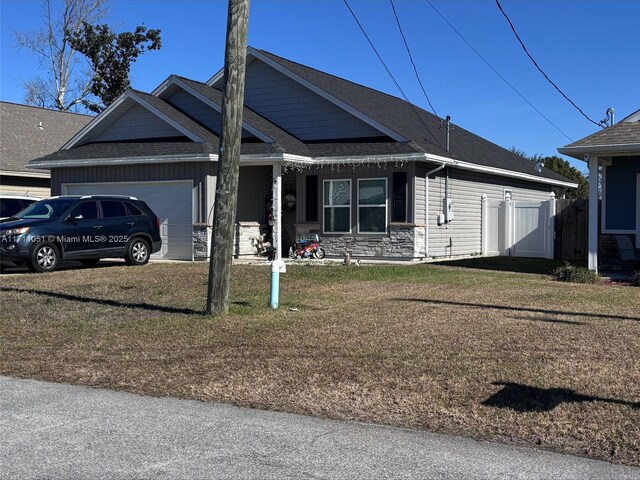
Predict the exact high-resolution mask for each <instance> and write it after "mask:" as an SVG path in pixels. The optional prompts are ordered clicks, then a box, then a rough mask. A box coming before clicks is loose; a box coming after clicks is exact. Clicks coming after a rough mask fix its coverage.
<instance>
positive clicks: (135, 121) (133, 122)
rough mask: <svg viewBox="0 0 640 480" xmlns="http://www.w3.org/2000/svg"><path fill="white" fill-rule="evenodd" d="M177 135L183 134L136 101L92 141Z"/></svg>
mask: <svg viewBox="0 0 640 480" xmlns="http://www.w3.org/2000/svg"><path fill="white" fill-rule="evenodd" d="M178 136H184V134H182V133H181V132H179V131H178V130H176V129H175V128H173V127H172V126H171V125H169V124H168V123H166V122H165V121H164V120H161V119H160V118H158V117H157V116H156V115H154V114H153V113H151V112H150V111H148V110H147V109H146V108H144V107H142V106H141V105H138V104H137V103H136V104H134V105H133V106H132V107H131V108H129V109H128V110H127V111H126V112H124V113H123V114H122V115H121V116H120V117H119V118H118V119H117V121H115V122H113V123H112V124H111V125H109V126H107V127H106V128H105V129H104V130H103V131H102V132H100V133H99V134H98V135H97V136H96V137H95V138H93V139H92V141H95V142H110V141H117V140H135V139H141V138H163V137H178Z"/></svg>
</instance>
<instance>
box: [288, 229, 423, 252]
mask: <svg viewBox="0 0 640 480" xmlns="http://www.w3.org/2000/svg"><path fill="white" fill-rule="evenodd" d="M425 231H426V229H425V227H424V226H416V225H414V224H413V223H392V224H391V225H390V226H389V233H388V234H387V235H357V234H356V235H345V236H336V235H322V234H321V233H319V232H320V225H319V224H297V225H296V238H304V237H307V236H310V235H314V234H316V233H317V234H318V235H320V246H321V247H322V248H324V250H325V252H326V253H327V255H329V256H339V257H341V256H343V255H344V254H345V252H349V254H350V255H351V256H353V257H380V258H404V259H407V260H411V259H414V258H422V257H424V235H425Z"/></svg>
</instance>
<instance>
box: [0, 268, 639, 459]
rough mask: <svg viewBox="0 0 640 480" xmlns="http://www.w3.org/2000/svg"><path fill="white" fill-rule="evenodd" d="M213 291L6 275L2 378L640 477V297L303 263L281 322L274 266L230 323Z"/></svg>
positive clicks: (446, 273) (496, 278)
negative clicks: (406, 435)
mask: <svg viewBox="0 0 640 480" xmlns="http://www.w3.org/2000/svg"><path fill="white" fill-rule="evenodd" d="M509 262H511V264H510V267H511V268H510V270H524V271H531V269H533V271H536V269H538V270H537V271H540V270H541V269H542V270H544V271H548V266H542V264H535V262H534V263H533V264H531V262H530V261H527V262H529V266H528V267H525V266H523V265H518V264H517V261H514V260H509ZM523 263H525V262H524V261H523ZM206 277H207V265H205V264H201V263H184V264H178V263H177V264H150V265H147V266H146V267H141V268H132V267H125V266H124V265H122V264H111V265H109V266H104V267H101V268H95V269H74V270H64V271H59V272H54V273H52V274H44V275H29V274H24V275H3V276H2V277H0V278H1V287H0V300H1V301H2V311H3V315H2V321H1V334H2V345H3V354H2V361H1V371H2V372H3V373H4V374H7V375H14V376H21V377H31V378H40V379H46V380H53V381H60V382H69V383H77V384H85V385H91V386H96V387H106V388H115V389H123V390H128V391H132V392H137V393H142V394H148V395H158V396H163V395H173V396H178V397H184V398H196V399H201V400H205V401H224V402H231V403H234V404H237V405H245V406H252V407H258V408H268V409H273V410H283V411H290V412H298V413H305V414H312V415H319V416H325V417H331V418H340V419H356V420H364V421H373V422H380V423H385V424H390V425H400V426H405V427H410V428H424V429H429V430H435V431H442V432H452V433H459V434H463V435H469V436H473V437H476V438H486V439H496V440H500V441H510V442H516V443H522V444H526V445H532V446H541V447H544V448H551V449H555V450H558V451H562V452H567V453H577V454H583V455H589V456H593V457H597V458H603V459H607V460H611V461H615V462H623V463H629V464H640V355H639V352H640V308H639V305H640V289H638V288H634V287H630V286H625V285H616V284H600V285H578V284H568V283H561V282H556V281H553V280H551V279H550V278H549V277H548V276H544V275H537V274H526V273H514V272H504V271H485V270H480V269H470V268H461V267H454V266H435V265H411V266H382V265H376V266H370V265H363V266H353V267H351V268H346V267H343V266H339V265H332V266H311V265H290V266H288V272H287V273H286V274H284V275H282V276H281V283H282V291H281V301H282V308H280V309H279V310H278V311H272V310H271V309H269V308H268V307H267V304H268V300H269V299H268V291H269V284H268V282H269V268H268V266H236V267H234V270H233V286H232V300H233V305H232V308H231V312H230V315H228V316H226V317H207V316H205V315H203V314H202V311H203V308H204V304H205V297H206Z"/></svg>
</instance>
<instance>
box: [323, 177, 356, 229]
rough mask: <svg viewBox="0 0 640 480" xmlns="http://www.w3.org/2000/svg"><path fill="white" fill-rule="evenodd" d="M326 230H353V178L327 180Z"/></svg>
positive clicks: (325, 199)
mask: <svg viewBox="0 0 640 480" xmlns="http://www.w3.org/2000/svg"><path fill="white" fill-rule="evenodd" d="M322 202H323V210H324V232H325V233H350V232H351V180H325V181H324V195H323V199H322Z"/></svg>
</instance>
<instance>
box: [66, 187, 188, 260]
mask: <svg viewBox="0 0 640 480" xmlns="http://www.w3.org/2000/svg"><path fill="white" fill-rule="evenodd" d="M192 192H193V186H192V183H191V181H175V182H118V183H106V182H105V183H67V184H64V185H62V193H63V194H64V195H130V196H132V197H136V198H139V199H140V200H144V201H145V202H147V205H149V207H151V210H153V212H154V213H155V214H156V215H157V216H158V217H159V218H160V224H161V225H160V236H161V237H162V249H161V250H160V251H159V252H158V253H156V254H155V255H153V256H152V258H163V259H172V260H193V195H192Z"/></svg>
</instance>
